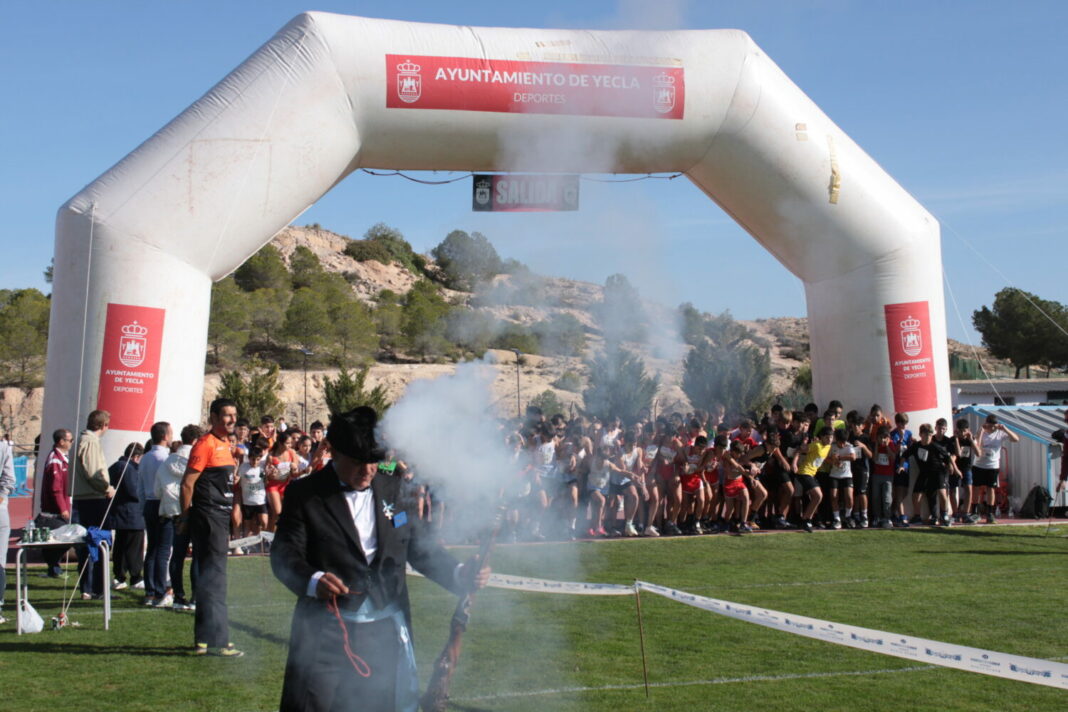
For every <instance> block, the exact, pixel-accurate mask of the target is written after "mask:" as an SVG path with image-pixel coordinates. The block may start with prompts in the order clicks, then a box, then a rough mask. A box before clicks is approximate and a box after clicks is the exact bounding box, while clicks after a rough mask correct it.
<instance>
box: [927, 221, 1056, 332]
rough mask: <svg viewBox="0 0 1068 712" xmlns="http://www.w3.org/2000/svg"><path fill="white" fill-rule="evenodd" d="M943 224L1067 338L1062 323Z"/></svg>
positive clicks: (947, 225)
mask: <svg viewBox="0 0 1068 712" xmlns="http://www.w3.org/2000/svg"><path fill="white" fill-rule="evenodd" d="M942 224H943V225H945V226H946V227H947V228H948V229H949V231H950V233H952V235H953V236H954V237H955V238H957V239H958V240H960V241H961V242H963V243H964V245H965V246H966V247H967V248H968V249H969V250H971V251H972V252H974V253H975V254H976V255H978V257H979V259H981V260H982V261H983V262H985V263H986V264H987V266H988V267H990V269H992V270H994V271H995V272H997V273H998V276H1000V277H1001V278H1002V279H1003V280H1005V282H1006V284H1008V285H1009V286H1010V287H1012V288H1013V289H1016V290H1018V291H1019V292H1020V294H1021V295H1022V296H1023V298H1024V299H1026V300H1027V303H1028V304H1030V305H1031V306H1033V307H1034V308H1035V309H1037V310H1038V313H1039V314H1041V315H1042V316H1044V317H1046V319H1047V320H1048V321H1049V323H1051V324H1053V326H1055V327H1056V328H1057V331H1059V332H1061V333H1062V334H1064V335H1065V336H1068V330H1065V328H1064V327H1063V326H1061V324H1060V322H1058V321H1057V320H1056V319H1054V318H1053V317H1052V316H1050V315H1049V314H1047V313H1046V311H1045V310H1044V309H1042V307H1040V306H1038V305H1037V304H1035V302H1034V300H1033V299H1031V297H1029V296H1028V294H1027V292H1025V291H1024V290H1022V289H1020V288H1019V287H1017V286H1016V285H1015V284H1014V283H1013V281H1012V280H1011V279H1009V278H1008V277H1007V276H1006V275H1005V273H1004V272H1002V271H1001V270H1000V269H998V267H997V265H995V264H994V263H993V262H991V261H990V260H988V259H987V258H986V255H984V254H983V253H982V252H980V251H979V250H977V249H976V248H975V246H974V245H972V243H970V242H968V241H967V240H966V239H964V236H962V235H961V234H960V233H958V232H957V231H956V230H955V229H954V228H953V226H952V225H950V224H948V223H946V222H944V221H943V222H942ZM943 273H944V270H943Z"/></svg>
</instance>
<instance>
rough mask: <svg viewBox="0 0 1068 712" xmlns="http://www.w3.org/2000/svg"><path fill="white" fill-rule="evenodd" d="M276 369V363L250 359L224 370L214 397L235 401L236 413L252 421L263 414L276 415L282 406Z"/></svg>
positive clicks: (281, 410) (277, 369) (277, 368)
mask: <svg viewBox="0 0 1068 712" xmlns="http://www.w3.org/2000/svg"><path fill="white" fill-rule="evenodd" d="M278 371H279V367H278V364H276V363H267V362H265V361H261V360H259V359H252V360H251V361H249V363H248V364H247V365H246V366H245V367H244V368H242V369H241V370H234V371H225V372H223V374H222V375H221V377H220V380H219V389H218V391H216V393H215V397H216V398H229V399H230V400H232V401H234V403H236V404H237V414H238V416H239V417H242V418H248V419H249V420H252V421H254V422H255V421H258V420H259V418H260V417H261V416H264V415H278V414H279V413H282V412H283V411H284V409H285V403H284V402H283V401H282V399H281V398H280V397H279V391H280V390H281V385H280V383H279V381H278Z"/></svg>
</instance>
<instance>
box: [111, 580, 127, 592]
mask: <svg viewBox="0 0 1068 712" xmlns="http://www.w3.org/2000/svg"><path fill="white" fill-rule="evenodd" d="M129 587H130V584H128V583H126V582H125V581H119V580H118V579H115V580H114V581H113V582H112V584H111V588H112V590H115V591H123V590H125V589H127V588H129Z"/></svg>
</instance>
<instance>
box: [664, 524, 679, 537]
mask: <svg viewBox="0 0 1068 712" xmlns="http://www.w3.org/2000/svg"><path fill="white" fill-rule="evenodd" d="M664 534H665V535H666V536H681V535H682V532H681V531H680V530H679V528H678V526H677V525H676V524H675V522H668V523H667V524H665V525H664Z"/></svg>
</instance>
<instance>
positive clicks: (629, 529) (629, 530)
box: [623, 522, 638, 536]
mask: <svg viewBox="0 0 1068 712" xmlns="http://www.w3.org/2000/svg"><path fill="white" fill-rule="evenodd" d="M623 533H624V534H625V535H626V536H638V530H637V529H635V528H634V522H627V526H626V527H625V528H624V529H623Z"/></svg>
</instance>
